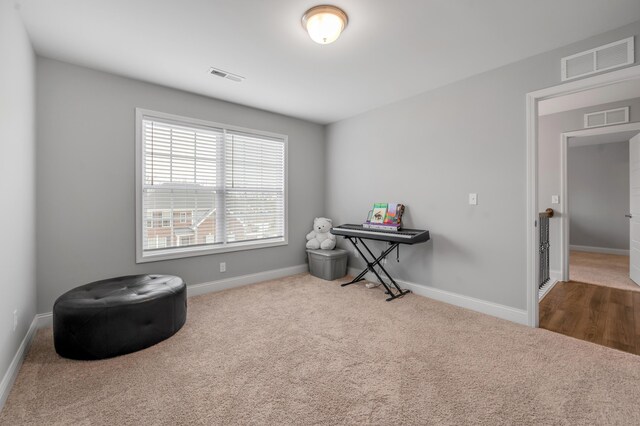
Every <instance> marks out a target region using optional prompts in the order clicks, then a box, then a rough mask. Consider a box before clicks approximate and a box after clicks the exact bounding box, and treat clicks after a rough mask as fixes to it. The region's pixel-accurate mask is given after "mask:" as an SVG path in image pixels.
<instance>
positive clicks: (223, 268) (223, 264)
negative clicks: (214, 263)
mask: <svg viewBox="0 0 640 426" xmlns="http://www.w3.org/2000/svg"><path fill="white" fill-rule="evenodd" d="M220 272H227V262H220Z"/></svg>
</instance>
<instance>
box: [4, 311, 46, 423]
mask: <svg viewBox="0 0 640 426" xmlns="http://www.w3.org/2000/svg"><path fill="white" fill-rule="evenodd" d="M37 329H38V321H37V320H36V318H35V317H34V318H33V321H31V325H30V326H29V330H27V334H25V336H24V338H23V339H22V342H21V343H20V346H19V347H18V350H17V351H16V354H15V355H14V356H13V359H12V360H11V364H9V368H8V369H7V371H6V373H5V374H4V377H3V378H2V382H0V411H2V407H4V403H5V402H6V401H7V398H8V397H9V392H11V387H12V386H13V382H15V380H16V377H18V372H19V371H20V366H21V365H22V361H24V357H25V355H26V354H27V350H28V349H29V346H31V341H32V340H33V336H34V335H35V333H36V330H37Z"/></svg>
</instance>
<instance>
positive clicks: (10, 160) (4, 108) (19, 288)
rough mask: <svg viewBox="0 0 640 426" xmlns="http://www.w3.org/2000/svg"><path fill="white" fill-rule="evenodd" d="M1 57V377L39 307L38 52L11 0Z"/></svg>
mask: <svg viewBox="0 0 640 426" xmlns="http://www.w3.org/2000/svg"><path fill="white" fill-rule="evenodd" d="M0 57H2V66H0V144H1V150H2V154H0V194H2V208H0V223H2V224H3V225H4V228H3V230H2V244H1V245H0V271H2V280H0V294H2V296H0V380H1V378H2V377H3V376H4V374H5V372H6V371H7V368H8V366H9V364H10V363H11V360H12V358H13V356H14V355H15V353H16V351H17V349H18V347H19V345H20V342H21V341H22V339H23V338H24V336H25V335H26V333H27V330H28V328H29V325H30V324H31V321H32V320H33V316H34V315H35V313H36V309H35V308H36V286H35V254H36V252H35V211H36V207H35V206H36V204H35V132H34V120H35V93H34V88H35V75H34V72H35V58H34V55H33V51H32V49H31V45H30V43H29V39H28V37H27V34H26V32H25V30H24V28H23V27H22V21H21V20H20V18H19V16H18V12H16V11H15V10H14V9H13V2H8V1H2V2H0ZM15 309H17V310H18V327H17V329H16V331H15V332H14V331H13V311H14V310H15ZM1 403H2V401H0V404H1Z"/></svg>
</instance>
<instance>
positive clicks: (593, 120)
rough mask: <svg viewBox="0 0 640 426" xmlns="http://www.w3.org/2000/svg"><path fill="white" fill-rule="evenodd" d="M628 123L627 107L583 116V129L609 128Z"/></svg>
mask: <svg viewBox="0 0 640 426" xmlns="http://www.w3.org/2000/svg"><path fill="white" fill-rule="evenodd" d="M628 122H629V107H624V108H616V109H608V110H606V111H596V112H590V113H588V114H585V115H584V127H585V129H588V128H590V127H601V126H611V125H612V124H621V123H628Z"/></svg>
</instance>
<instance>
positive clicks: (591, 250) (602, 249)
mask: <svg viewBox="0 0 640 426" xmlns="http://www.w3.org/2000/svg"><path fill="white" fill-rule="evenodd" d="M569 250H575V251H586V252H588V253H603V254H617V255H620V256H629V250H624V249H614V248H606V247H591V246H574V245H570V246H569Z"/></svg>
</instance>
